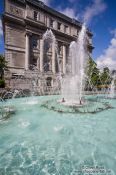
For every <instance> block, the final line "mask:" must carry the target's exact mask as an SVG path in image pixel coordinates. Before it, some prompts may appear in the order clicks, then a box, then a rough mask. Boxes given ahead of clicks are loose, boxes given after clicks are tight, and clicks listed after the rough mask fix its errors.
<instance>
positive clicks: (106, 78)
mask: <svg viewBox="0 0 116 175" xmlns="http://www.w3.org/2000/svg"><path fill="white" fill-rule="evenodd" d="M100 78H101V82H102V85H106V86H107V85H109V84H111V76H110V70H109V68H108V67H105V68H104V69H103V72H102V73H101V76H100Z"/></svg>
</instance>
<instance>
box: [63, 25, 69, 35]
mask: <svg viewBox="0 0 116 175" xmlns="http://www.w3.org/2000/svg"><path fill="white" fill-rule="evenodd" d="M64 33H68V26H66V25H65V26H64Z"/></svg>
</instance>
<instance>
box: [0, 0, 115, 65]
mask: <svg viewBox="0 0 116 175" xmlns="http://www.w3.org/2000/svg"><path fill="white" fill-rule="evenodd" d="M42 1H43V2H44V3H45V4H46V5H48V6H50V7H52V8H54V9H55V10H58V11H60V12H62V13H64V14H66V15H68V16H70V17H72V18H76V19H78V20H81V21H83V18H85V19H86V21H87V25H88V26H89V28H90V29H91V31H92V32H93V34H94V36H93V45H94V47H95V49H94V50H93V54H92V57H93V58H94V59H95V60H96V61H97V63H98V65H99V66H100V65H102V64H106V65H107V64H108V66H110V67H112V66H113V67H112V68H115V67H116V0H42ZM2 13H3V0H0V14H2ZM1 30H2V28H1V23H0V53H3V52H4V42H3V35H2V32H1ZM111 63H112V64H113V65H110V64H111Z"/></svg>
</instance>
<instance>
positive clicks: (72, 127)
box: [0, 96, 116, 175]
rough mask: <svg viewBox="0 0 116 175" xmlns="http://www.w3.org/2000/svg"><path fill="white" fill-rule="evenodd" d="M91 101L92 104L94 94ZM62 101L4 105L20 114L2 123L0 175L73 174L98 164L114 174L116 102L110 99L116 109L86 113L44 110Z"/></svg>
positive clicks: (47, 99)
mask: <svg viewBox="0 0 116 175" xmlns="http://www.w3.org/2000/svg"><path fill="white" fill-rule="evenodd" d="M87 98H88V99H89V104H90V106H91V107H92V106H94V105H92V104H93V103H94V102H95V101H96V98H95V96H92V97H90V98H89V96H87ZM58 99H61V97H59V96H46V97H45V96H44V97H42V96H41V97H33V98H32V97H30V98H20V99H12V100H8V101H6V104H5V106H10V105H11V104H12V106H13V107H14V108H15V110H16V111H17V112H16V113H15V114H13V116H14V117H11V118H10V120H7V122H4V121H1V122H0V173H1V174H22V175H23V174H29V175H34V174H39V175H45V174H50V175H54V174H56V175H57V174H60V175H64V174H66V175H71V174H77V172H79V171H80V172H83V168H85V169H87V168H86V167H88V169H89V168H90V167H93V168H94V167H96V166H97V167H102V169H103V170H105V171H107V172H108V170H111V174H115V173H116V159H115V155H116V143H115V140H116V135H115V134H114V133H115V132H116V101H115V100H112V101H110V102H111V106H114V108H110V109H109V110H102V112H101V113H99V112H97V113H94V114H93V113H85V115H84V113H79V112H77V113H69V112H68V113H65V112H64V113H63V112H61V113H60V112H56V111H54V110H49V109H48V108H45V107H42V105H43V104H45V103H46V102H50V101H53V103H54V101H56V103H57V105H59V103H58ZM92 100H93V101H92ZM100 100H101V99H100ZM108 101H109V100H108V99H104V102H106V103H107V102H108ZM35 102H36V103H35ZM97 104H98V103H97ZM107 104H109V103H107ZM100 105H101V103H100ZM63 108H64V106H63ZM80 109H82V108H81V107H80ZM71 110H72V109H71ZM11 116H12V115H11ZM98 169H99V168H98ZM81 174H83V173H81Z"/></svg>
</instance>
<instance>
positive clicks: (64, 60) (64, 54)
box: [63, 45, 66, 74]
mask: <svg viewBox="0 0 116 175" xmlns="http://www.w3.org/2000/svg"><path fill="white" fill-rule="evenodd" d="M65 73H66V46H65V45H63V74H65Z"/></svg>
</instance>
